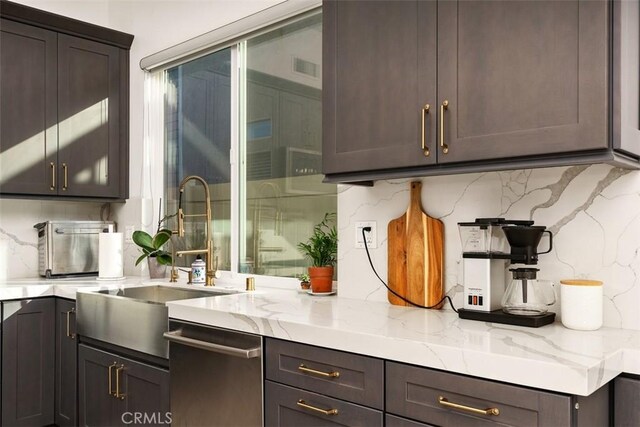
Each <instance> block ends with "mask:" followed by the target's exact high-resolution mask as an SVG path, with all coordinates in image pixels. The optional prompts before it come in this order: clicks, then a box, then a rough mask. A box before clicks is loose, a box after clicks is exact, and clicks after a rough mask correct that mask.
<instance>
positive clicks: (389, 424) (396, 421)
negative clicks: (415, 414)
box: [384, 414, 432, 427]
mask: <svg viewBox="0 0 640 427" xmlns="http://www.w3.org/2000/svg"><path fill="white" fill-rule="evenodd" d="M384 425H385V426H386V427H432V425H431V424H425V423H420V422H418V421H413V420H408V419H406V418H401V417H396V416H395V415H389V414H386V415H385V416H384Z"/></svg>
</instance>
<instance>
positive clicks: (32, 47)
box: [0, 19, 58, 195]
mask: <svg viewBox="0 0 640 427" xmlns="http://www.w3.org/2000/svg"><path fill="white" fill-rule="evenodd" d="M56 40H57V34H56V33H54V32H52V31H47V30H44V29H42V28H36V27H31V26H28V25H23V24H19V23H17V22H13V21H9V20H6V19H2V20H1V22H0V46H1V48H0V93H2V96H0V193H19V194H36V195H42V194H56V192H57V189H56V187H57V182H56V176H55V173H56V163H57V159H56V152H57V148H58V147H57V145H58V141H57V139H58V130H57V125H56V124H57V112H56V111H57V106H56V99H57V83H56V82H57V80H56V63H57V49H58V47H57V41H56Z"/></svg>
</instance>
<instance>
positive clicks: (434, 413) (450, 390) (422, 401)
mask: <svg viewBox="0 0 640 427" xmlns="http://www.w3.org/2000/svg"><path fill="white" fill-rule="evenodd" d="M386 381H387V383H386V384H387V388H386V397H387V399H386V402H387V408H386V410H387V412H390V413H394V414H397V415H401V416H405V417H408V418H412V419H415V420H419V421H423V422H426V423H432V424H437V425H455V426H472V425H473V426H478V425H491V424H494V423H498V424H501V425H513V426H545V425H570V423H571V398H570V397H569V396H565V395H560V394H554V393H547V392H543V391H538V390H531V389H528V388H524V387H517V386H511V385H506V384H501V383H495V382H492V381H486V380H480V379H476V378H470V377H466V376H463V375H456V374H449V373H445V372H439V371H434V370H431V369H426V368H418V367H414V366H408V365H402V364H399V363H393V362H387V369H386ZM441 397H442V398H444V399H446V401H447V402H448V403H453V404H458V405H462V406H464V407H465V408H475V409H479V410H483V411H484V410H486V409H489V408H496V409H497V410H498V412H499V413H498V414H495V415H483V414H481V413H473V412H471V411H470V410H469V409H464V408H460V407H458V408H454V407H452V406H448V405H447V402H440V398H441Z"/></svg>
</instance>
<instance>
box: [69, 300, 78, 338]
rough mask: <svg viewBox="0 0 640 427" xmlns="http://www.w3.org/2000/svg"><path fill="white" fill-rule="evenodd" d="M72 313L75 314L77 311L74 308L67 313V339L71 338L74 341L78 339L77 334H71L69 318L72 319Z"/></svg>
mask: <svg viewBox="0 0 640 427" xmlns="http://www.w3.org/2000/svg"><path fill="white" fill-rule="evenodd" d="M71 313H73V314H75V313H76V309H75V308H72V309H71V310H70V311H67V337H69V338H71V339H72V340H74V339H76V334H74V333H71V321H70V320H69V318H70V317H71Z"/></svg>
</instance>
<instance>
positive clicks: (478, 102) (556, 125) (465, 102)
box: [437, 0, 609, 163]
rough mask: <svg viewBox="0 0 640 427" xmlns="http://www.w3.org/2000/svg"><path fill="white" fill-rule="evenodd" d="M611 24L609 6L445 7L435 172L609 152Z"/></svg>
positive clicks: (518, 3)
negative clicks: (479, 163)
mask: <svg viewBox="0 0 640 427" xmlns="http://www.w3.org/2000/svg"><path fill="white" fill-rule="evenodd" d="M608 20H609V12H608V3H607V2H606V1H578V0H573V1H542V0H535V1H515V2H510V1H499V2H498V1H491V0H486V1H485V0H480V1H441V2H439V3H438V105H437V107H438V114H440V112H441V111H442V110H441V105H442V104H443V103H444V102H445V101H448V108H447V109H446V110H445V111H444V114H443V115H442V116H443V117H442V118H441V123H444V126H443V129H442V130H441V131H442V132H443V135H442V136H443V137H444V139H443V142H444V144H445V146H446V147H447V148H448V152H447V153H446V154H445V150H444V149H443V148H439V149H438V162H439V163H450V162H460V161H473V160H485V159H499V158H506V157H516V156H532V155H542V154H555V153H562V152H569V151H581V150H594V149H605V148H607V147H608V131H607V111H608V104H609V97H608V95H607V94H608V90H607V82H608V78H609V75H608V54H609V52H608V45H607V44H608V40H609V37H608ZM439 136H440V135H439Z"/></svg>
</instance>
